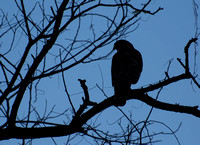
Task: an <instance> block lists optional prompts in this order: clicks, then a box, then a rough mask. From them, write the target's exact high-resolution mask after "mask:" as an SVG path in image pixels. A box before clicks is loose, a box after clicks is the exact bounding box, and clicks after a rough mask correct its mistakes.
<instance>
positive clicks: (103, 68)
mask: <svg viewBox="0 0 200 145" xmlns="http://www.w3.org/2000/svg"><path fill="white" fill-rule="evenodd" d="M1 3H2V5H1V6H0V7H2V9H3V10H4V11H6V12H8V15H9V16H12V14H11V13H14V12H16V9H15V8H14V7H15V5H14V4H13V3H14V2H13V1H8V2H7V1H6V2H5V1H3V0H1ZM159 6H160V7H163V8H164V10H162V11H160V12H159V13H157V14H156V15H155V16H149V15H145V14H144V15H142V18H141V20H140V26H139V27H138V29H137V30H135V31H134V32H132V33H130V34H129V35H128V37H127V38H126V39H127V40H128V41H130V42H131V43H132V44H133V45H134V46H135V48H136V49H138V50H139V51H140V52H141V54H142V56H143V61H144V68H143V72H142V75H141V78H140V80H139V82H138V83H137V84H136V85H135V86H132V87H133V88H139V87H142V86H146V85H149V84H151V83H155V82H158V80H161V79H163V78H164V77H165V73H164V72H165V71H166V69H167V62H168V61H169V60H170V59H174V60H173V62H172V65H171V68H170V72H169V75H170V76H174V75H178V74H181V73H182V72H183V69H182V66H181V65H180V64H179V63H178V62H177V60H176V58H177V57H178V58H181V59H184V46H185V45H186V43H187V42H188V40H189V39H191V38H192V37H194V35H195V25H194V24H195V21H194V20H195V19H194V13H193V3H192V0H187V1H186V0H184V1H183V0H168V1H166V0H160V1H158V0H154V1H153V2H152V4H151V5H150V6H149V7H148V9H150V10H151V9H153V10H156V9H157V8H158V7H159ZM88 21H92V20H91V19H90V20H88ZM84 27H85V28H86V29H88V28H89V26H87V25H85V26H84ZM96 27H101V24H100V25H98V24H96ZM99 29H101V28H99ZM96 31H98V30H96ZM81 33H83V35H85V33H84V32H81ZM19 37H20V36H19ZM22 37H23V36H22ZM66 37H67V36H66ZM22 39H25V38H22ZM60 41H62V40H60ZM23 45H24V44H17V45H16V46H17V47H16V48H15V49H14V51H15V53H11V54H10V56H9V57H10V59H13V58H14V57H13V56H17V57H20V54H22V53H21V52H20V51H19V49H18V48H19V47H20V46H23ZM3 46H6V43H4V44H3ZM112 47H113V43H111V44H110V45H108V46H106V47H104V48H101V50H100V52H98V53H94V56H98V55H99V54H100V53H104V52H107V51H109V50H111V49H112ZM192 49H194V47H193V45H192V47H191V51H190V53H191V55H190V60H191V65H193V64H194V62H193V58H194V57H193V50H192ZM198 52H199V51H198ZM0 53H1V51H0ZM111 58H112V57H111V56H110V57H109V58H108V59H106V60H101V61H98V62H92V63H87V64H80V65H78V66H76V67H74V68H72V69H70V70H69V71H67V72H65V76H66V82H67V86H68V90H69V93H70V94H71V95H72V101H73V102H74V103H75V107H78V106H79V105H80V103H81V102H82V100H81V97H82V95H83V94H82V89H81V87H80V84H79V82H78V81H77V79H78V78H81V79H86V80H87V85H88V87H89V89H90V95H91V96H92V97H91V100H93V101H101V100H103V99H105V97H104V96H103V94H102V93H101V91H100V90H99V89H98V88H97V87H96V84H98V85H99V86H101V87H102V88H103V89H104V91H105V92H106V94H107V95H108V96H111V95H113V88H112V85H111V77H110V66H111ZM197 62H199V55H197ZM199 71H200V70H199V69H197V72H198V73H199ZM61 82H62V78H61V76H55V77H54V78H52V79H45V81H44V82H41V83H40V85H39V87H40V89H41V90H40V91H39V93H38V101H37V102H36V103H35V104H34V105H35V106H37V108H38V109H39V110H40V111H41V112H43V111H44V104H45V99H46V98H48V105H49V110H50V108H51V107H52V106H54V105H56V107H55V109H56V111H61V110H63V109H64V108H65V107H66V106H67V105H68V104H67V103H66V101H63V100H66V95H65V93H64V88H63V85H62V83H61ZM156 93H157V91H155V92H151V93H149V95H151V96H152V97H155V95H156ZM199 96H200V90H199V89H198V88H197V87H196V86H192V85H191V84H190V80H183V81H180V82H178V83H174V84H171V85H169V86H167V87H164V89H163V90H162V92H161V94H160V97H159V100H161V101H165V102H169V103H180V104H181V105H191V106H195V105H199V104H200V103H199V102H200V98H199ZM55 100H56V101H55ZM23 101H24V103H25V102H26V101H27V100H26V99H24V100H23ZM20 109H21V112H22V116H23V112H25V111H24V108H20ZM122 110H123V111H124V112H125V113H127V114H129V111H130V110H131V111H132V113H133V116H134V118H135V121H136V122H138V121H142V120H144V119H145V118H146V116H147V115H148V112H149V110H150V107H149V106H147V105H146V104H144V103H142V102H139V101H135V100H131V101H128V103H127V104H126V106H124V107H123V108H122ZM69 113H70V112H69ZM41 114H42V113H41ZM111 114H112V115H111ZM120 116H122V114H121V113H120V112H119V111H118V110H117V109H116V108H114V107H111V108H109V109H107V110H106V111H104V112H103V113H102V114H101V115H100V118H99V119H98V121H97V123H102V125H101V126H102V128H104V127H105V128H106V127H107V126H109V125H108V122H109V123H112V122H114V121H116V120H117V119H118V118H119V117H120ZM101 117H102V118H101ZM150 120H157V121H160V122H164V123H166V124H167V125H168V126H169V127H171V128H172V129H173V130H176V129H177V128H178V126H179V124H180V123H182V125H181V128H180V129H179V131H178V132H177V133H176V135H177V137H178V139H179V141H180V142H181V145H188V144H193V145H198V143H199V142H200V139H199V134H200V126H199V125H198V124H199V118H196V117H194V116H191V115H187V114H180V113H173V112H167V111H163V110H158V109H154V110H153V113H152V115H151V117H150ZM63 121H66V122H67V118H65V117H63V118H60V120H58V122H59V123H62V122H63ZM109 127H110V126H109ZM151 130H152V131H154V130H155V131H162V130H164V131H169V130H167V129H166V128H164V127H163V126H162V125H159V124H155V126H152V128H151ZM156 139H158V140H160V139H162V140H163V141H162V142H161V143H157V144H158V145H159V144H162V145H169V144H171V145H176V144H177V142H176V140H175V138H174V137H173V136H166V135H165V136H164V135H160V136H158V137H157V138H156ZM55 140H56V141H57V142H58V143H59V142H62V141H63V140H64V138H62V139H61V141H60V138H55ZM47 141H48V142H49V144H53V142H52V141H51V140H47V139H44V140H43V139H41V140H38V139H37V140H36V141H35V142H33V143H37V144H43V143H44V142H47ZM11 142H12V143H13V142H14V143H16V144H17V142H16V141H15V140H9V141H3V142H2V143H3V144H11ZM77 142H78V141H77ZM84 142H85V141H84V140H83V143H84ZM75 143H76V141H75V142H74V144H75ZM0 144H1V142H0ZM72 144H73V143H72Z"/></svg>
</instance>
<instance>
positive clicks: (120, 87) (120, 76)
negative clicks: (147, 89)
mask: <svg viewBox="0 0 200 145" xmlns="http://www.w3.org/2000/svg"><path fill="white" fill-rule="evenodd" d="M113 50H117V53H115V55H114V56H113V59H112V66H111V75H112V85H113V87H114V90H115V98H116V99H115V102H114V105H115V106H124V105H125V104H126V100H125V99H124V98H123V97H125V96H127V95H128V92H129V91H130V89H131V84H136V83H137V82H138V80H139V77H140V74H141V72H142V67H143V61H142V56H141V54H140V52H139V51H138V50H136V49H135V48H134V47H133V45H132V44H131V43H130V42H128V41H126V40H119V41H117V42H116V43H115V44H114V48H113Z"/></svg>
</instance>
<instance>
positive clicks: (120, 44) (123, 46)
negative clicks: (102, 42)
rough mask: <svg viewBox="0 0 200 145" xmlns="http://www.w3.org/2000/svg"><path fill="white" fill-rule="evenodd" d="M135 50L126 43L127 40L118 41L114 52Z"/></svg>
mask: <svg viewBox="0 0 200 145" xmlns="http://www.w3.org/2000/svg"><path fill="white" fill-rule="evenodd" d="M132 48H134V47H133V45H132V44H131V43H130V42H128V41H126V40H118V41H116V42H115V44H114V47H113V50H117V51H126V50H128V49H132Z"/></svg>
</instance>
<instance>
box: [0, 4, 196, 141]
mask: <svg viewBox="0 0 200 145" xmlns="http://www.w3.org/2000/svg"><path fill="white" fill-rule="evenodd" d="M151 3H152V0H148V1H147V2H145V3H143V2H141V3H140V2H138V3H137V4H135V3H134V2H133V1H131V0H113V1H107V0H105V1H104V0H99V1H98V0H79V1H75V0H71V1H69V0H60V1H58V0H54V1H53V2H50V1H45V0H41V1H37V2H35V1H23V0H16V1H15V8H17V11H16V13H15V14H14V15H13V16H12V17H10V16H9V15H7V14H6V13H5V12H4V11H3V10H2V9H1V10H0V12H1V15H0V16H1V22H0V37H1V49H0V68H1V70H0V85H1V88H0V116H1V121H0V140H7V139H22V144H26V143H29V141H30V142H31V141H32V139H36V138H51V139H52V140H53V141H54V142H55V140H54V138H53V137H60V136H67V138H65V141H66V144H68V143H70V142H71V141H72V140H73V139H76V138H79V137H81V138H86V137H88V138H91V139H92V140H93V141H94V143H95V144H112V143H121V144H142V143H146V144H147V143H154V142H156V141H154V140H152V137H153V136H156V135H159V134H162V132H157V133H150V132H149V130H148V127H149V126H151V124H153V123H158V124H162V125H165V124H163V123H162V122H158V121H152V120H149V116H150V115H151V112H152V109H153V108H158V109H162V110H167V111H172V112H181V113H187V114H191V115H194V116H196V117H200V110H199V109H198V106H183V105H179V104H170V103H165V102H161V101H159V100H157V97H158V96H159V93H158V94H157V97H156V98H155V99H154V98H153V97H151V96H150V95H148V94H147V93H148V92H150V91H154V90H157V89H159V90H162V88H163V87H164V86H167V85H169V84H172V83H175V82H177V81H180V80H184V79H191V80H192V81H193V82H194V84H196V85H197V86H198V87H199V84H198V82H197V80H196V75H194V73H193V72H192V71H191V67H190V65H189V64H190V63H189V51H188V49H189V47H190V45H191V44H192V43H196V42H197V37H198V34H196V38H192V39H191V40H189V41H188V43H187V44H186V46H185V49H184V52H185V60H184V62H183V60H181V59H177V60H178V62H179V63H180V65H182V67H183V68H184V72H183V73H182V74H179V75H176V76H170V75H169V74H168V70H167V71H166V72H165V74H166V77H165V78H164V79H163V80H160V81H158V82H157V83H152V84H150V85H148V86H144V87H141V89H132V90H130V92H129V93H128V95H127V96H126V97H124V98H123V99H124V100H123V101H127V100H130V99H135V100H140V101H142V102H144V103H146V104H147V105H149V106H152V109H151V110H150V112H149V115H148V117H147V118H146V120H144V121H140V122H139V123H137V124H136V123H134V119H135V118H133V116H132V115H131V114H130V116H129V115H127V114H126V113H124V112H123V111H122V109H120V108H118V107H116V108H117V109H118V110H119V111H120V112H122V113H123V117H124V118H126V119H127V120H128V122H127V124H126V125H124V124H123V121H122V118H120V117H119V119H118V120H117V121H116V122H115V123H113V126H116V125H117V126H118V127H119V132H115V131H109V130H107V129H105V128H104V129H103V128H100V127H99V126H100V125H99V124H97V123H96V120H97V119H100V118H101V116H100V117H99V116H98V114H101V112H103V110H105V109H107V108H109V107H114V106H113V105H114V104H115V102H116V98H115V96H107V95H106V93H105V92H104V90H103V89H102V88H101V87H99V86H98V85H97V87H98V88H99V90H100V91H101V92H102V93H103V94H104V96H105V97H106V98H105V99H104V100H102V101H99V102H94V101H93V100H92V99H91V96H90V93H89V91H88V90H89V89H88V87H87V86H86V80H82V79H79V81H80V85H81V87H82V90H83V94H84V97H82V103H81V102H80V101H76V102H74V101H73V99H72V95H71V94H70V93H69V92H68V91H69V88H68V85H67V80H68V79H69V78H67V77H66V75H65V73H66V72H68V71H73V68H75V67H80V65H81V64H87V63H90V62H94V61H100V60H102V59H106V58H107V57H108V56H110V53H111V52H112V50H111V49H110V50H107V49H104V48H106V46H109V44H112V45H113V42H116V41H117V40H119V39H122V38H125V36H127V34H129V33H131V32H133V31H134V30H135V29H136V28H137V27H138V24H139V20H140V19H141V17H140V16H142V14H146V15H155V14H156V13H158V12H159V11H160V10H162V8H157V9H156V10H149V8H148V9H147V7H148V6H149V5H150V4H151ZM195 8H196V7H195ZM11 9H12V8H11ZM13 9H14V8H13ZM104 11H106V13H105V12H104ZM107 11H108V12H107ZM100 26H101V27H100ZM88 28H89V29H88ZM99 51H101V52H102V53H99ZM18 54H19V55H20V57H18V56H19V55H18ZM93 54H99V55H93ZM140 71H141V70H140ZM80 73H83V72H80ZM94 73H95V72H94ZM138 75H139V73H138ZM55 76H61V77H60V78H61V79H62V84H63V91H65V93H66V97H67V101H66V99H65V100H63V101H62V102H66V104H67V105H66V106H63V108H65V109H63V110H62V111H59V113H58V112H56V111H55V105H53V107H49V106H48V105H49V104H48V103H49V102H50V99H51V98H47V99H44V101H41V100H39V96H40V95H39V94H42V93H43V89H42V88H41V87H40V86H41V84H43V85H44V84H45V85H46V84H49V80H50V79H54V78H55ZM77 79H78V78H77ZM135 81H136V82H137V80H135ZM54 83H56V81H55V80H54ZM60 83H61V81H59V82H57V84H56V85H57V86H59V85H60ZM131 84H132V83H131ZM129 85H130V84H129ZM46 86H47V85H46ZM49 89H51V88H49ZM115 89H116V88H115ZM115 91H117V90H115ZM77 92H79V89H77ZM55 95H56V97H55V98H56V99H58V100H59V99H60V97H61V96H60V94H59V91H58V92H56V93H55ZM55 98H54V100H55ZM51 103H52V102H51ZM53 103H56V101H53ZM59 105H60V104H59ZM59 105H57V106H59ZM42 107H43V108H42ZM59 107H61V106H59ZM41 108H42V109H41ZM49 108H51V109H50V111H49ZM95 115H96V116H98V117H97V118H96V119H95V121H93V122H92V123H89V122H90V121H91V120H92V118H93V117H94V116H95ZM60 118H62V119H60ZM62 120H63V122H62ZM165 126H166V125H165ZM112 129H114V127H113V128H112ZM174 132H175V131H171V132H170V133H171V134H172V135H174ZM133 134H134V135H133ZM86 140H87V139H86Z"/></svg>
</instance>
